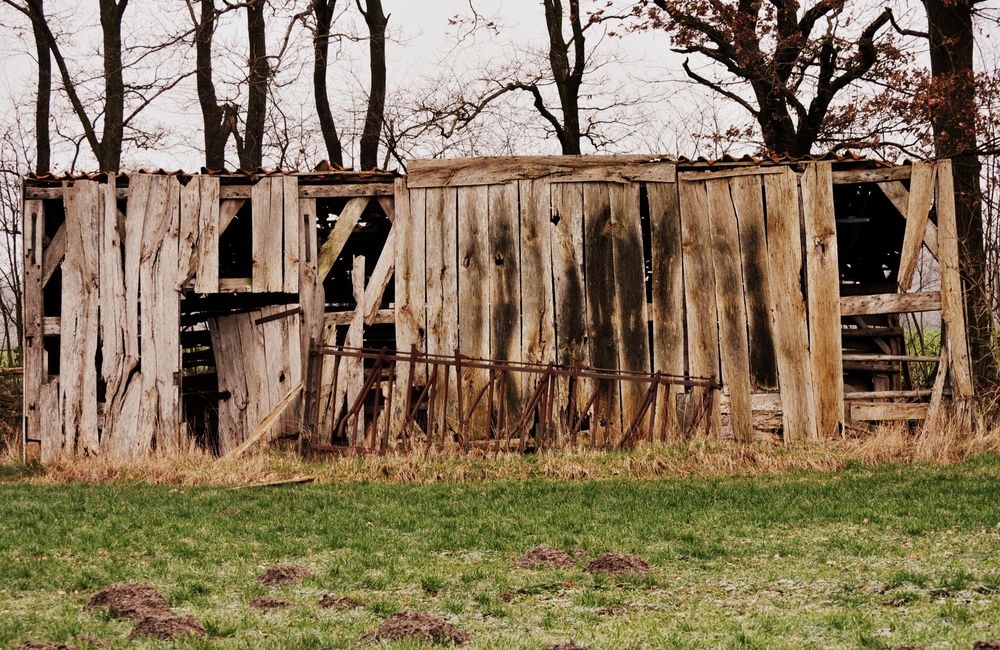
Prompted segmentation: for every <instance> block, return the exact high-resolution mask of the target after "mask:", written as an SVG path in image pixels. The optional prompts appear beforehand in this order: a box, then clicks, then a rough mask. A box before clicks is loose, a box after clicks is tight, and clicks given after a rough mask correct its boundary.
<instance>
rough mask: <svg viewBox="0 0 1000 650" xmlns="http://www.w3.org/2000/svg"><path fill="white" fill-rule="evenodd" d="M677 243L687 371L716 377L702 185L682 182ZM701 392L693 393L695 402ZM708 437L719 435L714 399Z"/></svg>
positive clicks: (716, 336) (716, 333) (712, 299)
mask: <svg viewBox="0 0 1000 650" xmlns="http://www.w3.org/2000/svg"><path fill="white" fill-rule="evenodd" d="M679 194H680V206H681V241H682V255H683V259H684V305H685V310H684V313H685V317H686V326H687V351H688V372H689V373H690V374H691V375H693V376H695V377H715V378H716V379H718V377H719V325H718V314H717V312H716V306H715V267H714V266H713V263H712V251H711V246H712V243H711V242H712V236H711V232H710V229H709V223H710V221H709V215H708V196H707V193H706V189H705V184H704V183H700V182H691V181H684V180H683V175H681V183H680V188H679ZM704 397H705V392H704V390H702V389H695V390H694V391H693V399H694V400H695V401H696V402H698V401H701V400H702V399H703V398H704ZM713 405H714V406H713V410H712V413H711V414H710V420H709V434H710V435H717V434H718V432H719V428H718V427H719V415H718V400H714V401H713Z"/></svg>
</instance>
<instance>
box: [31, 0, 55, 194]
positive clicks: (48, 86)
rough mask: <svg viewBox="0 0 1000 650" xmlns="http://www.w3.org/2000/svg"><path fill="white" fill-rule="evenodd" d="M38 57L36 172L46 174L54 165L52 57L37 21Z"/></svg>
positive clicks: (42, 9) (34, 26)
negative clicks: (51, 129)
mask: <svg viewBox="0 0 1000 650" xmlns="http://www.w3.org/2000/svg"><path fill="white" fill-rule="evenodd" d="M38 11H39V12H40V13H41V14H42V15H44V14H45V7H44V0H38ZM31 27H32V31H33V32H34V36H35V52H36V53H37V55H38V88H37V93H38V94H37V96H36V98H35V152H36V153H35V171H36V172H38V173H39V174H44V173H45V172H47V171H49V167H50V166H51V165H52V145H51V144H50V140H49V116H50V115H51V103H52V55H51V54H50V52H49V45H48V41H46V40H45V33H44V32H43V31H42V30H41V29H40V28H39V26H38V24H37V23H35V21H32V24H31Z"/></svg>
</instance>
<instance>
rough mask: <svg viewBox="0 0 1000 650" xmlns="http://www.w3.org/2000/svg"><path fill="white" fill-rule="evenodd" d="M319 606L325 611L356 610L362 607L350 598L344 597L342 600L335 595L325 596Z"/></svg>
mask: <svg viewBox="0 0 1000 650" xmlns="http://www.w3.org/2000/svg"><path fill="white" fill-rule="evenodd" d="M319 606H320V607H322V608H323V609H329V608H331V607H332V608H334V609H355V608H358V607H361V603H359V602H358V601H356V600H354V599H353V598H351V597H350V596H342V597H340V598H338V597H336V596H334V595H333V594H323V597H322V598H320V599H319Z"/></svg>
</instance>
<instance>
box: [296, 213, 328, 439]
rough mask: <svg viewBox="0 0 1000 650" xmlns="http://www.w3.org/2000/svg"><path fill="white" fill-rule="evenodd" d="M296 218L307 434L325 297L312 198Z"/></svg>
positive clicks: (316, 389) (314, 403)
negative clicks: (318, 267) (298, 222)
mask: <svg viewBox="0 0 1000 650" xmlns="http://www.w3.org/2000/svg"><path fill="white" fill-rule="evenodd" d="M299 215H300V217H301V219H302V227H301V229H300V237H299V251H300V252H299V260H300V262H299V306H300V307H301V308H302V318H301V325H300V329H299V354H300V359H301V362H300V363H301V368H302V374H303V376H304V377H306V378H307V383H306V387H305V390H304V391H303V397H302V425H303V427H304V428H305V429H306V430H307V431H311V432H312V433H316V432H315V431H312V429H313V428H314V427H315V426H316V421H315V419H314V417H315V415H317V413H316V410H315V409H317V408H318V407H319V389H320V387H319V386H315V385H313V384H314V383H315V382H312V383H310V382H309V381H308V378H312V377H316V376H319V375H317V374H316V373H313V372H312V371H311V368H312V364H313V363H322V357H320V358H313V357H312V354H311V353H312V350H313V348H314V347H315V346H317V345H319V344H320V342H321V341H322V336H323V318H324V312H325V307H326V304H325V302H326V297H325V295H324V290H323V285H321V284H320V283H319V282H318V281H317V273H316V259H317V254H318V247H317V244H316V237H317V232H316V199H300V200H299Z"/></svg>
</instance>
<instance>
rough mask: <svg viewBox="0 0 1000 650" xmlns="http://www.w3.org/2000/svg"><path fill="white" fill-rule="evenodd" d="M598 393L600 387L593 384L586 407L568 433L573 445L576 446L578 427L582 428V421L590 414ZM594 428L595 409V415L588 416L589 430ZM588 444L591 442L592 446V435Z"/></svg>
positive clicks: (595, 419) (595, 420)
mask: <svg viewBox="0 0 1000 650" xmlns="http://www.w3.org/2000/svg"><path fill="white" fill-rule="evenodd" d="M600 392H601V387H600V385H597V384H595V385H594V390H592V391H591V392H590V398H589V399H588V400H587V402H586V405H585V406H584V407H583V410H581V411H580V417H579V418H577V421H576V424H574V425H573V429H572V430H571V431H570V435H571V436H572V437H573V443H574V444H576V438H577V434H579V433H580V427H581V426H583V421H584V420H586V419H587V414H588V413H590V410H591V409H592V408H594V402H595V401H596V400H597V395H598V394H599V393H600ZM595 426H597V413H596V409H595V413H593V414H591V416H590V427H591V429H593V428H594V427H595ZM590 442H591V444H593V442H594V440H593V434H591V440H590Z"/></svg>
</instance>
